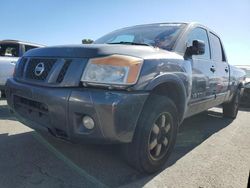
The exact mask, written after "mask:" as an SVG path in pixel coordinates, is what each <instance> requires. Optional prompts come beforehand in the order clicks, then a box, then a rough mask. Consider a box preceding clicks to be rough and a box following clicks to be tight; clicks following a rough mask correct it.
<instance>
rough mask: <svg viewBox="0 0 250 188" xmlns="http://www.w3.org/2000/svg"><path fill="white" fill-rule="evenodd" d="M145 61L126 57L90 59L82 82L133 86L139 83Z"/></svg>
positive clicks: (114, 56)
mask: <svg viewBox="0 0 250 188" xmlns="http://www.w3.org/2000/svg"><path fill="white" fill-rule="evenodd" d="M142 62H143V60H142V59H140V58H136V57H131V56H124V55H111V56H107V57H101V58H93V59H90V60H89V62H88V64H87V66H86V68H85V71H84V73H83V75H82V78H81V81H82V82H85V83H88V84H91V83H92V84H98V85H100V84H103V85H132V84H135V83H136V82H137V79H138V76H139V74H140V70H141V67H142Z"/></svg>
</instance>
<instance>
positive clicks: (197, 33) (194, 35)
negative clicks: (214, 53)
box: [188, 27, 210, 59]
mask: <svg viewBox="0 0 250 188" xmlns="http://www.w3.org/2000/svg"><path fill="white" fill-rule="evenodd" d="M194 40H202V41H204V43H205V53H204V54H202V55H196V57H199V58H203V59H210V48H209V42H208V35H207V31H206V30H205V29H202V28H200V27H198V28H195V29H194V30H193V31H191V32H190V34H189V36H188V46H191V45H192V42H193V41H194Z"/></svg>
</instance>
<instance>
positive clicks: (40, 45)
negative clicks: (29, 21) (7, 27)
mask: <svg viewBox="0 0 250 188" xmlns="http://www.w3.org/2000/svg"><path fill="white" fill-rule="evenodd" d="M0 43H18V44H26V45H32V46H37V47H44V46H45V45H42V44H37V43H32V42H24V41H20V40H13V39H5V40H0Z"/></svg>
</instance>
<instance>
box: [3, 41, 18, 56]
mask: <svg viewBox="0 0 250 188" xmlns="http://www.w3.org/2000/svg"><path fill="white" fill-rule="evenodd" d="M0 56H4V57H19V44H12V43H4V44H0Z"/></svg>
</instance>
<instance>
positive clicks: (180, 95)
mask: <svg viewBox="0 0 250 188" xmlns="http://www.w3.org/2000/svg"><path fill="white" fill-rule="evenodd" d="M152 94H154V95H161V96H166V97H168V98H169V99H171V100H172V101H173V102H174V104H175V105H176V108H177V111H178V117H179V121H180V122H182V120H183V116H184V112H185V108H186V98H185V91H183V89H182V88H181V87H180V86H178V85H177V84H176V83H163V84H160V85H158V86H156V87H155V88H154V89H153V90H152V92H151V95H152Z"/></svg>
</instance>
